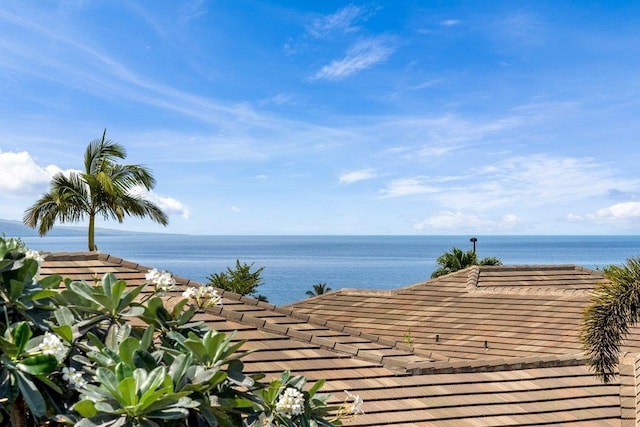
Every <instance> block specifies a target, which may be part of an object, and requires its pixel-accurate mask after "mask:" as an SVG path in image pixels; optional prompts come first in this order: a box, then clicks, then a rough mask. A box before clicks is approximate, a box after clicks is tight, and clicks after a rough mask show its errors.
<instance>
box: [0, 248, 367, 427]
mask: <svg viewBox="0 0 640 427" xmlns="http://www.w3.org/2000/svg"><path fill="white" fill-rule="evenodd" d="M42 261H43V259H42V257H41V256H40V254H38V253H37V252H33V251H29V250H28V249H27V248H26V247H24V244H23V243H22V242H21V241H20V240H17V239H6V238H0V319H1V320H0V422H1V423H2V425H6V424H7V419H8V420H9V424H10V425H12V426H21V427H22V426H41V425H50V426H58V425H76V426H78V427H96V426H103V427H109V426H110V427H120V426H122V427H191V426H198V427H200V426H202V427H206V426H209V427H215V426H222V427H224V426H265V425H271V426H296V425H304V426H332V425H341V424H342V422H343V421H344V420H346V419H348V418H350V417H352V416H354V415H357V414H359V413H361V403H362V402H361V400H360V399H359V398H358V397H357V396H351V397H352V400H353V402H352V403H350V402H345V403H344V404H343V405H341V406H338V407H330V406H328V405H327V401H328V399H329V395H327V394H320V393H318V391H319V389H320V388H321V387H322V385H323V384H324V382H323V381H318V382H316V383H315V384H314V385H313V386H312V387H310V388H308V389H306V388H307V387H306V379H305V378H304V377H300V376H291V375H290V374H289V372H284V373H283V374H282V375H281V376H280V378H277V379H274V380H272V381H270V382H263V380H264V375H263V374H254V375H247V374H245V373H244V372H243V370H244V365H243V363H242V361H241V356H242V354H244V353H243V352H241V347H242V345H243V344H244V343H243V342H242V341H239V342H234V340H233V334H229V335H227V334H224V333H220V332H216V331H214V330H212V329H210V328H209V327H208V326H207V325H206V324H204V323H203V322H199V321H194V320H193V317H194V315H195V313H196V312H197V311H198V310H201V309H203V308H204V307H209V306H211V305H212V304H219V303H220V298H219V296H218V295H217V293H215V292H213V291H212V290H211V289H202V290H198V289H191V290H187V291H185V294H184V295H185V298H184V299H182V300H181V301H180V302H179V303H177V304H176V305H175V306H174V307H173V308H172V309H171V310H169V309H167V308H166V307H165V305H164V301H163V299H162V298H160V297H159V296H157V295H156V294H155V293H154V294H152V295H151V296H146V297H144V298H142V297H141V295H142V291H143V290H144V289H145V287H147V286H148V285H152V286H153V287H154V290H155V291H156V293H158V294H163V293H165V292H167V291H170V290H172V289H173V288H174V287H175V281H174V280H173V279H172V278H171V276H170V275H169V274H168V273H166V272H158V271H157V270H152V271H150V272H149V274H148V275H147V280H148V281H150V282H151V283H145V284H143V285H140V286H136V287H133V288H128V287H127V285H126V283H125V282H124V281H122V280H118V279H117V277H116V276H115V275H113V274H110V273H108V274H105V275H104V276H103V277H102V278H101V279H96V283H94V284H93V285H91V284H89V283H86V282H80V281H71V280H69V279H66V280H64V281H63V280H62V278H61V277H60V276H48V277H46V278H44V279H40V278H39V272H40V264H41V263H42ZM62 284H64V286H61V285H62Z"/></svg>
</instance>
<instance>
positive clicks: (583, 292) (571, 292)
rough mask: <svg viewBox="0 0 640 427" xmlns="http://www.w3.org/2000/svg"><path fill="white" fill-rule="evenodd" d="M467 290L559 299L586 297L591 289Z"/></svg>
mask: <svg viewBox="0 0 640 427" xmlns="http://www.w3.org/2000/svg"><path fill="white" fill-rule="evenodd" d="M467 290H468V291H469V292H471V293H480V294H483V293H484V294H505V295H553V296H560V297H588V296H591V294H592V292H593V289H559V288H557V287H551V286H548V287H540V288H537V287H536V288H533V287H526V286H477V285H476V286H475V287H469V286H468V285H467Z"/></svg>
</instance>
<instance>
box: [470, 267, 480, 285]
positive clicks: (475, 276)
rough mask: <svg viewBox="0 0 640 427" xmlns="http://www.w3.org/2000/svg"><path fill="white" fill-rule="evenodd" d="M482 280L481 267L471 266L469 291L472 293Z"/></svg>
mask: <svg viewBox="0 0 640 427" xmlns="http://www.w3.org/2000/svg"><path fill="white" fill-rule="evenodd" d="M479 279H480V267H479V266H477V265H474V266H471V267H470V268H469V272H468V273H467V290H469V291H471V290H474V289H476V288H477V287H478V280H479Z"/></svg>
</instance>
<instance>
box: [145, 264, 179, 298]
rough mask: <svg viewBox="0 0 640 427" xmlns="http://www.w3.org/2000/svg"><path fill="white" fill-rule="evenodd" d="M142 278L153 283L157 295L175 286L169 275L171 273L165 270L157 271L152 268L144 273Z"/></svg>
mask: <svg viewBox="0 0 640 427" xmlns="http://www.w3.org/2000/svg"><path fill="white" fill-rule="evenodd" d="M144 278H145V279H146V280H147V281H148V282H150V283H151V284H153V286H154V287H155V291H156V293H157V294H159V295H164V294H166V293H167V292H169V291H171V290H173V288H174V287H175V286H176V281H175V279H174V278H173V277H172V276H171V273H169V272H167V271H164V270H163V271H158V270H157V269H155V268H153V269H151V270H149V271H148V272H147V274H145V276H144Z"/></svg>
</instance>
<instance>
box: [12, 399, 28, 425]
mask: <svg viewBox="0 0 640 427" xmlns="http://www.w3.org/2000/svg"><path fill="white" fill-rule="evenodd" d="M10 416H11V427H27V412H26V408H25V405H24V399H23V398H22V396H18V398H17V399H16V400H15V401H14V402H13V403H12V404H11V415H10Z"/></svg>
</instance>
